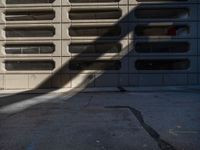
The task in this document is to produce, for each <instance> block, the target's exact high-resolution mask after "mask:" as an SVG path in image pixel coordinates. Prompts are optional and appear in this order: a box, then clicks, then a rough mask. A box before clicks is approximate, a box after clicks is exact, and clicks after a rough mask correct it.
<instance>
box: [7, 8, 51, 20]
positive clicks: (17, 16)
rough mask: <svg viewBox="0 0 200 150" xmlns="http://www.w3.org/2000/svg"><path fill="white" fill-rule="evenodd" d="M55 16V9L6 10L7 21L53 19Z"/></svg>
mask: <svg viewBox="0 0 200 150" xmlns="http://www.w3.org/2000/svg"><path fill="white" fill-rule="evenodd" d="M54 18H55V12H54V11H53V10H41V11H38V10H37V11H32V10H26V11H6V12H5V19H6V21H34V20H53V19H54Z"/></svg>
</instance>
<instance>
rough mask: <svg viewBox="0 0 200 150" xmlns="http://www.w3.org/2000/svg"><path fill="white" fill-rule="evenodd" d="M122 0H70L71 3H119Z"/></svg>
mask: <svg viewBox="0 0 200 150" xmlns="http://www.w3.org/2000/svg"><path fill="white" fill-rule="evenodd" d="M119 1H120V0H81V1H80V0H69V2H70V3H117V2H119Z"/></svg>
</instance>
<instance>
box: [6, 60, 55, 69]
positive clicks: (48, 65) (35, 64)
mask: <svg viewBox="0 0 200 150" xmlns="http://www.w3.org/2000/svg"><path fill="white" fill-rule="evenodd" d="M54 68H55V62H54V61H51V60H48V61H46V60H42V61H22V60H19V61H18V60H17V61H14V60H12V61H5V69H6V70H8V71H27V70H30V71H32V70H35V71H36V70H39V71H42V70H53V69H54Z"/></svg>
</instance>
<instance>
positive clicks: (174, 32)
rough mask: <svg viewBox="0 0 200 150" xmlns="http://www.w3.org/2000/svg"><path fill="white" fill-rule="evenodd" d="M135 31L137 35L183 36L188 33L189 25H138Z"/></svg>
mask: <svg viewBox="0 0 200 150" xmlns="http://www.w3.org/2000/svg"><path fill="white" fill-rule="evenodd" d="M135 33H136V35H137V36H182V35H183V36H184V35H188V34H189V27H188V26H186V25H163V26H150V25H145V26H143V25H139V26H137V27H136V28H135Z"/></svg>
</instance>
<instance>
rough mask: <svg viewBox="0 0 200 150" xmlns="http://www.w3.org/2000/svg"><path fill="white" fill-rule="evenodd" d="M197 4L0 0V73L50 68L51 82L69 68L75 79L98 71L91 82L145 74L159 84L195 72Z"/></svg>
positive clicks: (124, 80) (185, 0)
mask: <svg viewBox="0 0 200 150" xmlns="http://www.w3.org/2000/svg"><path fill="white" fill-rule="evenodd" d="M197 5H200V4H197V3H195V2H194V1H191V0H5V1H4V3H1V2H0V12H1V16H0V29H1V33H2V34H1V35H0V44H1V52H0V57H1V59H0V61H1V65H2V67H1V68H2V69H1V71H0V75H1V74H5V76H6V75H7V74H11V75H16V74H18V75H27V76H28V78H30V76H31V75H33V76H34V75H36V76H37V75H44V74H45V75H47V76H50V75H53V74H54V73H55V72H56V73H58V76H59V77H58V78H59V79H58V80H57V75H56V79H54V78H51V79H52V80H56V82H57V83H56V84H59V86H61V85H62V86H63V83H58V82H60V81H63V82H64V81H66V78H69V76H71V75H72V74H73V75H74V74H76V73H77V74H78V75H80V76H81V77H80V80H81V79H82V78H83V76H86V75H91V74H92V75H91V76H92V77H93V76H94V77H97V76H99V75H100V73H102V72H103V73H104V74H105V76H104V75H103V78H102V80H101V76H100V80H99V81H102V82H104V83H101V84H103V85H106V86H111V85H112V86H113V85H114V86H121V85H125V86H129V85H136V84H135V83H134V84H133V83H131V82H132V81H134V82H138V84H137V85H142V82H143V81H149V80H151V79H153V80H152V81H151V83H153V84H154V83H157V81H158V79H157V76H159V77H161V82H162V83H161V84H160V85H166V83H164V82H165V78H167V76H168V75H169V74H170V75H172V76H173V75H174V76H178V75H180V76H181V75H183V74H187V75H188V74H191V75H195V76H198V75H199V73H198V72H199V70H198V69H197V68H198V67H197V64H198V59H199V55H198V36H199V35H197V32H199V31H198V29H197V28H198V27H197V24H198V22H199V18H198V16H197V14H198V11H199V10H198V6H197ZM62 67H64V69H63V68H62ZM140 75H143V76H144V77H145V78H142V77H143V76H142V77H140ZM153 75H155V76H153ZM136 76H137V78H135V77H136ZM149 76H151V77H152V78H148V77H149ZM187 77H188V76H187ZM75 78H76V77H75ZM45 79H47V78H45ZM37 80H38V82H39V79H36V80H35V81H34V82H37ZM40 80H41V79H40ZM78 80H79V79H78ZM115 80H116V81H115ZM99 81H98V79H95V84H94V85H95V86H98V83H100V82H99ZM184 81H187V83H188V82H190V81H192V79H191V78H189V77H188V78H185V79H184ZM50 82H51V83H53V82H54V81H50ZM68 82H70V83H69V85H72V86H73V84H74V83H76V82H77V81H75V82H74V81H73V79H72V81H68ZM140 82H141V83H140ZM149 82H150V81H149ZM174 82H176V81H174ZM177 82H178V81H177ZM4 83H8V82H4ZM28 85H29V84H28ZM67 86H68V85H67ZM0 88H1V85H0Z"/></svg>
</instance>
